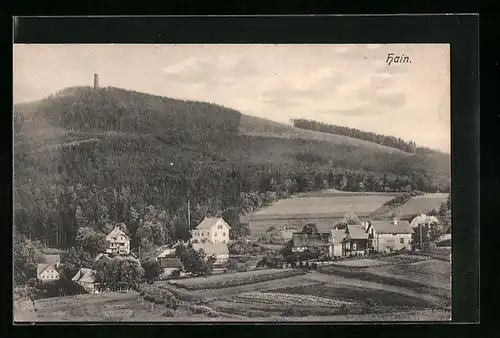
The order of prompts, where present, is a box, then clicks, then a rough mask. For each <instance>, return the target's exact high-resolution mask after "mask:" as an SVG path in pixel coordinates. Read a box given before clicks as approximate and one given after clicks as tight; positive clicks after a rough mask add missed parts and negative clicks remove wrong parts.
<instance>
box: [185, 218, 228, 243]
mask: <svg viewBox="0 0 500 338" xmlns="http://www.w3.org/2000/svg"><path fill="white" fill-rule="evenodd" d="M230 229H231V227H230V226H229V225H228V224H227V223H226V222H225V221H224V220H223V219H222V218H216V217H206V218H205V219H204V220H203V221H202V222H201V223H200V224H199V225H198V226H197V227H196V229H194V230H191V236H192V238H191V241H192V243H213V244H215V243H228V242H229V230H230Z"/></svg>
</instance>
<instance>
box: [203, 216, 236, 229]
mask: <svg viewBox="0 0 500 338" xmlns="http://www.w3.org/2000/svg"><path fill="white" fill-rule="evenodd" d="M219 224H223V227H225V228H227V229H231V227H230V226H229V224H227V223H226V221H224V219H222V218H220V217H206V218H205V219H204V220H203V221H202V222H201V223H200V224H198V226H197V227H196V229H197V230H211V229H213V228H214V227H216V226H217V225H219Z"/></svg>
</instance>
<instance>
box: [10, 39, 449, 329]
mask: <svg viewBox="0 0 500 338" xmlns="http://www.w3.org/2000/svg"><path fill="white" fill-rule="evenodd" d="M13 102H14V105H13V143H14V145H13V157H14V158H13V163H14V168H13V225H12V226H13V238H12V240H13V252H12V255H13V274H12V276H13V281H12V283H13V304H12V306H13V319H14V323H44V322H62V323H65V322H67V323H75V322H77V323H95V322H100V323H115V322H131V323H134V322H150V323H163V322H167V323H168V322H181V323H182V322H216V323H224V322H236V323H239V322H241V323H245V322H246V323H248V322H250V323H252V322H270V323H272V322H336V323H340V322H349V323H353V322H375V323H377V322H422V321H439V322H447V321H451V319H452V315H451V312H452V311H451V307H452V293H451V289H452V287H451V286H452V271H451V261H452V256H451V232H452V230H451V228H452V224H451V223H452V220H451V195H450V193H451V184H452V182H451V141H450V139H451V123H450V115H451V111H450V106H451V96H450V45H449V44H426V43H413V44H14V45H13Z"/></svg>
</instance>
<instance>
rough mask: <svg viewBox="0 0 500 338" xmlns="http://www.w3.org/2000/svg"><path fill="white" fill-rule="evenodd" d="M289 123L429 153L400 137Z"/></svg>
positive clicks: (303, 122) (309, 122) (297, 121)
mask: <svg viewBox="0 0 500 338" xmlns="http://www.w3.org/2000/svg"><path fill="white" fill-rule="evenodd" d="M291 122H292V124H293V126H294V127H297V128H301V129H307V130H314V131H320V132H323V133H329V134H336V135H343V136H349V137H353V138H357V139H360V140H364V141H369V142H373V143H377V144H381V145H384V146H388V147H392V148H396V149H399V150H402V151H406V152H408V153H416V152H425V151H429V149H427V148H419V147H417V145H416V144H415V142H414V141H405V140H403V139H401V138H400V137H394V136H386V135H382V134H377V133H372V132H366V131H361V130H359V129H354V128H349V127H343V126H338V125H333V124H326V123H322V122H317V121H312V120H306V119H292V120H291Z"/></svg>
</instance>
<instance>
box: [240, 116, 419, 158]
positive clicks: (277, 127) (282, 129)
mask: <svg viewBox="0 0 500 338" xmlns="http://www.w3.org/2000/svg"><path fill="white" fill-rule="evenodd" d="M240 132H241V133H242V134H244V135H251V136H261V137H277V138H284V139H297V138H298V139H304V140H313V141H326V142H331V143H334V144H350V145H354V146H363V147H369V148H371V149H373V150H378V151H386V152H391V153H398V154H402V155H404V156H408V157H409V156H412V154H409V153H406V152H404V151H401V150H399V149H395V148H391V147H387V146H383V145H379V144H376V143H373V142H368V141H363V140H360V139H356V138H352V137H349V136H342V135H334V134H328V133H322V132H318V131H312V130H305V129H300V128H296V127H294V126H291V125H287V124H284V123H279V122H275V121H271V120H267V119H264V118H260V117H256V116H249V115H241V118H240Z"/></svg>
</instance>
